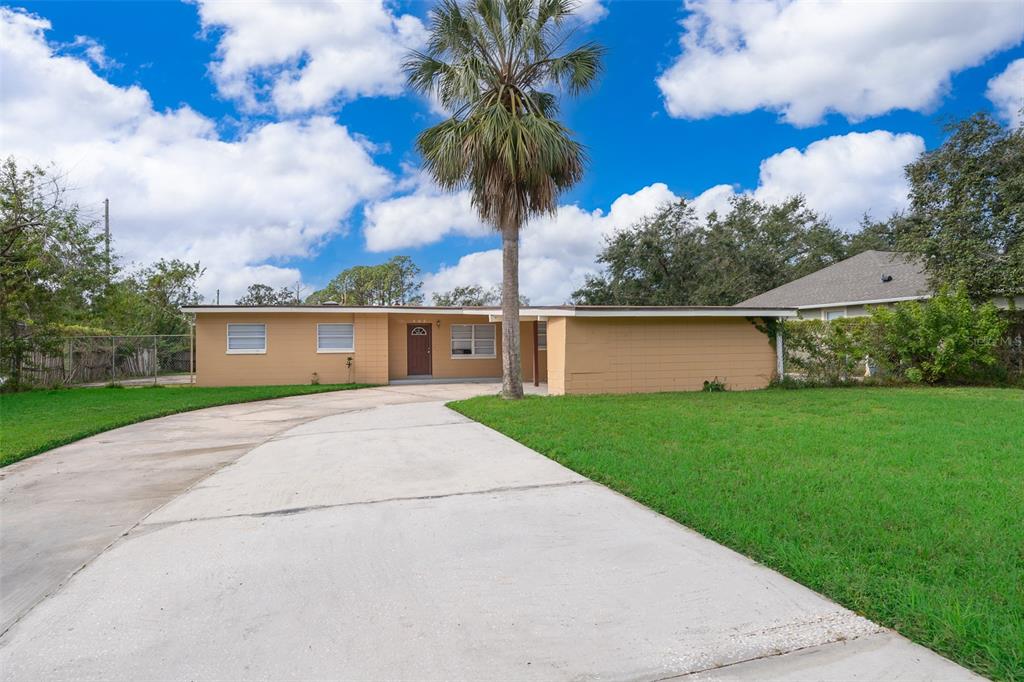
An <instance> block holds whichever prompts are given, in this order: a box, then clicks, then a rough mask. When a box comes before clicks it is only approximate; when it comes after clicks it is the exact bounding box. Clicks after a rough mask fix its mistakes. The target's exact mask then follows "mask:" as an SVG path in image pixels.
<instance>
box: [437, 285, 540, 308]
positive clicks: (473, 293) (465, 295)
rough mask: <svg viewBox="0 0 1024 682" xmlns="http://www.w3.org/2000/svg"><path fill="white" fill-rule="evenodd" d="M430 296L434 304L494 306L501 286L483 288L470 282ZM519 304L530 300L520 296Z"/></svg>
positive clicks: (499, 296)
mask: <svg viewBox="0 0 1024 682" xmlns="http://www.w3.org/2000/svg"><path fill="white" fill-rule="evenodd" d="M432 298H433V303H434V305H438V306H495V305H498V304H499V303H501V287H491V288H489V289H485V288H484V287H482V286H479V285H476V284H471V285H468V286H463V287H455V288H454V289H452V290H451V291H443V292H439V293H435V294H434V295H433V297H432ZM519 305H530V301H529V299H528V298H526V297H525V296H520V297H519Z"/></svg>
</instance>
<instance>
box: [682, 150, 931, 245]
mask: <svg viewBox="0 0 1024 682" xmlns="http://www.w3.org/2000/svg"><path fill="white" fill-rule="evenodd" d="M923 151H924V140H922V139H921V138H920V137H918V136H917V135H911V134H909V133H901V134H898V135H897V134H893V133H890V132H888V131H885V130H875V131H872V132H870V133H849V134H847V135H836V136H833V137H827V138H825V139H822V140H818V141H816V142H812V143H811V144H810V145H808V146H807V148H806V149H804V150H800V149H797V148H796V147H790V148H789V149H786V150H783V151H781V152H779V153H778V154H773V155H772V156H769V157H768V158H767V159H765V160H764V161H762V162H761V168H760V174H759V177H758V184H757V187H756V188H755V189H753V190H747V191H742V190H737V189H735V188H734V187H733V186H731V185H715V186H714V187H712V188H710V189H707V190H705V191H704V192H702V193H701V194H700V195H698V196H697V197H696V198H695V199H694V200H693V204H694V206H695V207H696V209H697V212H698V213H700V214H705V215H706V214H707V213H709V212H710V211H712V210H717V211H718V212H719V213H722V212H723V211H726V210H728V208H729V200H730V199H732V198H733V197H734V196H736V195H738V194H740V193H743V194H749V195H751V196H753V197H754V198H755V199H757V200H758V201H764V202H767V203H777V202H780V201H784V200H785V199H786V198H788V197H791V196H793V195H794V194H803V195H804V197H805V198H806V199H807V205H808V206H810V207H811V208H813V209H814V210H816V211H818V212H820V213H822V214H824V215H826V216H828V217H829V218H830V219H831V221H832V224H833V225H835V226H836V227H838V228H839V229H841V230H845V231H847V232H850V231H853V230H855V229H857V226H858V224H859V223H860V219H861V217H863V215H864V214H865V213H868V214H870V215H872V216H874V217H875V218H879V219H881V218H886V217H888V216H889V215H890V214H891V213H892V212H893V211H899V210H901V209H903V208H906V206H907V189H908V188H907V181H906V178H905V177H904V174H903V169H904V167H905V166H906V165H907V164H909V163H911V162H912V161H914V160H915V159H916V158H917V157H918V156H920V154H921V153H922V152H923Z"/></svg>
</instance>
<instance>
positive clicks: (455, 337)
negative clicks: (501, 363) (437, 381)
mask: <svg viewBox="0 0 1024 682" xmlns="http://www.w3.org/2000/svg"><path fill="white" fill-rule="evenodd" d="M494 328H495V326H494V325H493V324H453V325H452V357H453V358H493V357H495V343H496V341H495V332H494Z"/></svg>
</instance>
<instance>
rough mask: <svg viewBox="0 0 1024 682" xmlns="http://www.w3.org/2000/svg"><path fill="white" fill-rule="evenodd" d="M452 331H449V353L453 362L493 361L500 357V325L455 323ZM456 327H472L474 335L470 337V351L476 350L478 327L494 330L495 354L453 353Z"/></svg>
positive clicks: (452, 325)
mask: <svg viewBox="0 0 1024 682" xmlns="http://www.w3.org/2000/svg"><path fill="white" fill-rule="evenodd" d="M450 327H451V329H449V330H448V353H449V354H450V355H451V359H452V360H493V359H494V358H496V357H498V328H497V327H498V325H496V324H494V323H489V322H455V323H453V324H451V325H450ZM455 327H472V328H473V335H472V336H471V337H470V342H469V349H470V350H471V351H475V350H476V328H477V327H492V328H494V352H493V353H491V354H490V355H478V354H476V353H469V354H463V355H456V354H455V353H452V340H453V339H452V334H453V333H454V331H455Z"/></svg>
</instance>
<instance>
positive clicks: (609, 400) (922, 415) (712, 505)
mask: <svg viewBox="0 0 1024 682" xmlns="http://www.w3.org/2000/svg"><path fill="white" fill-rule="evenodd" d="M451 407H453V408H454V409H456V410H457V411H459V412H461V413H462V414H464V415H466V416H468V417H470V418H472V419H476V420H478V421H480V422H482V423H484V424H487V425H488V426H491V427H493V428H495V429H497V430H499V431H501V432H502V433H505V434H507V435H509V436H511V437H512V438H514V439H516V440H518V441H519V442H521V443H524V444H525V445H527V446H529V447H531V448H533V449H535V450H538V451H539V452H542V453H544V454H546V455H547V456H549V457H551V458H552V459H554V460H556V461H558V462H561V463H562V464H564V465H566V466H567V467H569V468H570V469H573V470H575V471H577V472H579V473H581V474H583V475H585V476H588V477H590V478H592V479H594V480H596V481H599V482H601V483H604V484H605V485H608V486H609V487H611V488H614V489H615V490H618V491H620V492H622V493H624V494H626V495H628V496H630V497H632V498H634V499H635V500H637V501H639V502H641V503H643V504H645V505H647V506H648V507H651V508H652V509H655V510H657V511H659V512H661V513H662V514H665V515H667V516H669V517H671V518H673V519H675V520H677V521H679V522H680V523H683V524H685V525H687V526H689V527H691V528H694V529H696V530H697V531H699V532H701V533H703V534H704V535H705V536H707V537H709V538H711V539H713V540H716V541H718V542H720V543H722V544H724V545H727V546H729V547H732V548H733V549H736V550H738V551H740V552H742V553H743V554H746V555H747V556H750V557H752V558H754V559H756V560H757V561H760V562H761V563H763V564H765V565H767V566H770V567H772V568H774V569H777V570H778V571H780V572H782V573H784V574H785V575H787V576H789V577H791V578H793V579H795V580H797V581H799V582H801V583H803V584H804V585H807V586H808V587H810V588H811V589H814V590H817V591H818V592H821V593H822V594H825V595H828V596H829V597H831V598H832V599H834V600H836V601H838V602H839V603H841V604H843V605H844V606H846V607H848V608H850V609H852V610H854V611H856V612H857V613H860V614H862V615H864V616H866V617H868V618H871V619H872V620H874V621H876V622H878V623H881V624H883V625H887V626H889V627H892V628H895V629H896V630H898V631H899V632H901V633H902V634H904V635H906V636H907V637H909V638H911V639H913V640H914V641H916V642H919V643H921V644H923V645H925V646H927V647H929V648H931V649H934V650H935V651H938V652H939V653H941V654H944V655H946V656H948V657H950V658H952V659H953V660H955V661H957V662H959V663H961V664H962V665H965V666H967V667H968V668H971V669H973V670H975V671H977V672H979V673H981V674H982V675H986V676H988V677H991V678H995V679H1003V680H1024V646H1022V643H1024V392H1022V391H1017V390H1011V389H977V388H956V389H808V390H803V391H783V390H766V391H754V392H746V393H674V394H669V393H665V394H655V395H630V396H567V397H558V398H539V397H533V398H527V399H526V400H523V401H518V402H512V401H503V400H501V399H499V398H494V397H482V398H473V399H471V400H465V401H460V402H456V403H453V404H452V405H451Z"/></svg>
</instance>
